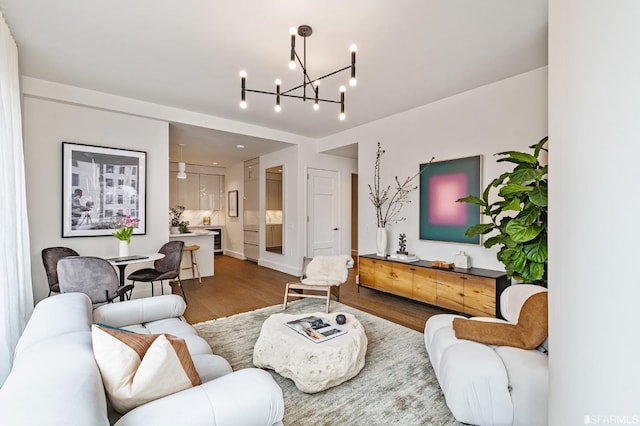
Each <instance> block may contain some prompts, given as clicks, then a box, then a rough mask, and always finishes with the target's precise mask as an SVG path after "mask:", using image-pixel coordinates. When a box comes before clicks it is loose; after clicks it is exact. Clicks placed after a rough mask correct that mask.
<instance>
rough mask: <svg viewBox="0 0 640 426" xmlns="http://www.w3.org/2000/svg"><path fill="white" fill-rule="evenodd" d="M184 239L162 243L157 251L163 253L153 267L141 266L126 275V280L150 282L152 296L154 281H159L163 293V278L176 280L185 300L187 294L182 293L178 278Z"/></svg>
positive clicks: (180, 282)
mask: <svg viewBox="0 0 640 426" xmlns="http://www.w3.org/2000/svg"><path fill="white" fill-rule="evenodd" d="M183 248H184V241H170V242H168V243H166V244H165V245H163V246H162V247H161V248H160V250H158V252H159V253H162V254H164V257H163V258H162V259H158V260H156V261H155V262H154V263H153V268H143V269H140V270H137V271H135V272H133V273H131V274H129V276H128V277H127V279H128V280H131V281H133V282H134V283H135V282H136V281H140V282H147V283H151V296H153V286H154V284H153V283H154V281H160V291H161V293H162V294H164V288H163V287H162V282H163V281H164V280H173V279H177V280H178V285H179V286H180V290H182V297H183V298H184V301H185V302H186V301H187V295H186V294H185V293H184V288H183V287H182V281H181V280H180V263H181V262H182V249H183Z"/></svg>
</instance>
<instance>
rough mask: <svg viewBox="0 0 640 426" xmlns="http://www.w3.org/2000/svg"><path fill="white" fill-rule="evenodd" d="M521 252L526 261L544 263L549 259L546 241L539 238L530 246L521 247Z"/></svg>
mask: <svg viewBox="0 0 640 426" xmlns="http://www.w3.org/2000/svg"><path fill="white" fill-rule="evenodd" d="M523 251H524V254H525V255H526V256H527V259H529V260H530V261H532V262H535V263H545V262H546V261H547V259H548V258H549V251H548V249H547V240H546V239H544V238H540V239H539V240H538V241H536V242H534V243H532V244H526V245H525V246H524V247H523Z"/></svg>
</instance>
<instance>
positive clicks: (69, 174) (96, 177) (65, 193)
mask: <svg viewBox="0 0 640 426" xmlns="http://www.w3.org/2000/svg"><path fill="white" fill-rule="evenodd" d="M146 183H147V153H146V152H145V151H136V150H131V149H124V148H112V147H106V146H99V145H89V144H82V143H75V142H65V141H63V142H62V191H61V195H62V238H74V237H100V236H112V235H113V233H114V232H115V230H116V228H117V226H118V224H119V223H120V221H121V220H122V219H124V218H125V217H126V216H127V215H129V216H130V217H131V218H134V219H138V221H137V222H135V221H134V222H135V223H134V230H133V235H146V228H147V220H146V213H147V208H146V202H147V197H146V190H147V188H146Z"/></svg>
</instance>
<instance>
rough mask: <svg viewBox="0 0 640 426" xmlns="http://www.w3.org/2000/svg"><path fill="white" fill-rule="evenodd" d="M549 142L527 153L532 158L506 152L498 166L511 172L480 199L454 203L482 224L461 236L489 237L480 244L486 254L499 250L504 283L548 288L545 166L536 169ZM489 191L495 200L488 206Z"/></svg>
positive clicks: (541, 165)
mask: <svg viewBox="0 0 640 426" xmlns="http://www.w3.org/2000/svg"><path fill="white" fill-rule="evenodd" d="M548 139H549V138H548V137H545V138H543V139H542V140H541V141H540V142H538V143H537V144H535V145H532V146H530V147H529V148H532V149H533V153H525V152H518V151H505V152H500V153H498V154H496V155H500V156H502V158H500V159H499V160H497V161H498V162H504V161H506V162H510V163H514V164H515V167H514V169H513V170H512V171H510V172H506V173H503V174H502V175H500V176H499V177H497V178H496V179H494V180H493V181H492V182H491V183H490V184H489V185H488V186H487V187H486V189H485V190H484V191H483V193H482V196H481V197H475V196H468V197H464V198H460V199H459V200H458V202H463V203H471V204H476V205H478V206H480V207H481V209H482V214H483V215H485V216H486V217H488V218H489V221H488V222H487V223H479V224H477V225H474V226H471V227H470V228H469V229H467V231H466V232H465V235H466V236H468V237H472V236H475V235H479V234H481V235H485V234H489V233H491V234H492V235H490V236H489V238H487V239H486V240H485V242H484V246H485V247H487V248H490V247H493V246H494V245H500V246H501V248H500V251H498V253H497V257H498V260H499V261H500V262H502V263H503V264H504V266H505V269H506V271H507V276H508V277H509V278H514V279H516V280H519V281H523V282H525V283H530V284H539V285H543V286H546V283H547V259H548V250H547V210H548V206H547V185H548V176H547V175H548V166H547V165H546V164H544V165H543V164H541V163H540V153H541V152H542V151H545V152H546V151H547V147H546V145H547V142H548ZM492 188H495V189H497V190H498V197H499V199H498V200H497V201H494V202H490V201H489V193H490V191H491V189H492Z"/></svg>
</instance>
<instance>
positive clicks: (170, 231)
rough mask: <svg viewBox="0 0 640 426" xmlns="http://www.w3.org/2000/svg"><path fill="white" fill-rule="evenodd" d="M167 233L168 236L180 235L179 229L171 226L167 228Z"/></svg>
mask: <svg viewBox="0 0 640 426" xmlns="http://www.w3.org/2000/svg"><path fill="white" fill-rule="evenodd" d="M169 233H170V234H179V233H180V227H178V226H172V227H170V228H169Z"/></svg>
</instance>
